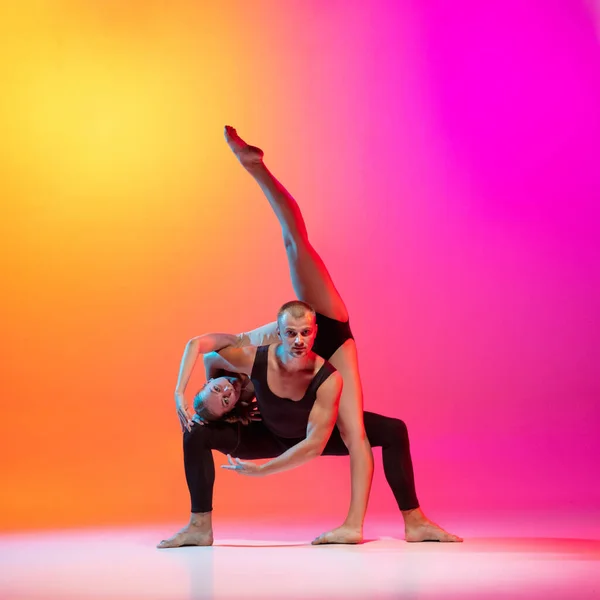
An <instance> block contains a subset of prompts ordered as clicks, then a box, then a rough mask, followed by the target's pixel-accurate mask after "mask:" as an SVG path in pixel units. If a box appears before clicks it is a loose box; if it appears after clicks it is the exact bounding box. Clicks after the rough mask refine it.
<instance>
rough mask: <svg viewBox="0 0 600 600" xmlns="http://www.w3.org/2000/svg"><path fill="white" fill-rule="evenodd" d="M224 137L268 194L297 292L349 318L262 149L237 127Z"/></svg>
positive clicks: (335, 314) (296, 209)
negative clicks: (250, 141)
mask: <svg viewBox="0 0 600 600" xmlns="http://www.w3.org/2000/svg"><path fill="white" fill-rule="evenodd" d="M225 139H226V141H227V143H228V144H229V147H230V148H231V149H232V150H233V152H234V154H235V155H236V156H237V158H238V159H239V161H240V162H241V163H242V165H243V166H244V167H245V169H246V170H247V171H248V172H249V173H250V174H251V175H252V177H253V178H254V180H255V181H256V182H257V183H258V185H259V186H260V188H261V190H262V191H263V193H264V194H265V196H266V198H267V200H268V201H269V204H270V205H271V208H272V209H273V212H274V213H275V216H276V217H277V220H278V221H279V224H280V225H281V230H282V233H283V242H284V245H285V250H286V253H287V257H288V263H289V267H290V276H291V279H292V286H293V287H294V292H295V294H296V296H297V297H298V299H299V300H302V301H304V302H308V304H310V305H311V306H312V307H313V308H314V309H315V310H316V311H317V312H318V313H321V314H323V315H325V316H326V317H330V318H332V319H336V320H338V321H347V320H348V311H347V310H346V306H345V304H344V302H343V300H342V297H341V296H340V294H339V292H338V291H337V289H336V287H335V285H334V284H333V280H332V279H331V276H330V275H329V272H328V271H327V268H326V267H325V263H324V262H323V260H322V259H321V257H320V256H319V254H318V253H317V252H316V250H315V249H314V248H313V247H312V245H311V243H310V242H309V240H308V232H307V230H306V224H305V222H304V218H303V217H302V213H301V211H300V208H299V206H298V203H297V202H296V201H295V200H294V198H293V197H292V195H291V194H290V193H289V192H288V191H287V190H286V189H285V188H284V187H283V185H282V184H281V183H280V182H279V181H278V180H277V179H275V177H274V176H273V175H272V174H271V172H270V171H269V170H268V169H267V167H266V166H265V164H264V163H263V161H262V156H263V153H262V150H260V149H258V148H256V147H254V146H249V145H248V144H246V142H244V141H243V140H242V139H241V138H240V137H239V135H238V134H237V132H236V131H235V129H233V128H232V127H226V128H225Z"/></svg>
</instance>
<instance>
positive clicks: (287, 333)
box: [278, 312, 317, 358]
mask: <svg viewBox="0 0 600 600" xmlns="http://www.w3.org/2000/svg"><path fill="white" fill-rule="evenodd" d="M278 333H279V337H280V338H281V342H282V344H283V348H284V351H285V352H286V354H289V355H290V356H292V357H294V358H300V357H302V356H306V355H307V354H308V353H309V352H310V351H311V350H312V347H313V345H314V343H315V338H316V336H317V323H316V320H315V316H314V315H313V314H312V313H310V312H306V313H304V315H303V316H302V317H293V316H292V315H291V314H290V313H284V314H283V315H281V317H280V318H279V323H278Z"/></svg>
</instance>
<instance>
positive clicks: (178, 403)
mask: <svg viewBox="0 0 600 600" xmlns="http://www.w3.org/2000/svg"><path fill="white" fill-rule="evenodd" d="M175 407H176V408H177V416H178V417H179V424H180V425H181V431H182V432H185V430H186V429H187V430H188V431H191V430H192V425H193V423H194V422H193V421H192V417H191V415H190V412H189V409H188V406H187V403H186V401H185V398H184V397H183V394H178V393H177V392H175Z"/></svg>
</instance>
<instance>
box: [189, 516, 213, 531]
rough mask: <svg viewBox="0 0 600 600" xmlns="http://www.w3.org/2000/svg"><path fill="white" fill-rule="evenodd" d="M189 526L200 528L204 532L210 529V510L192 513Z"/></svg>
mask: <svg viewBox="0 0 600 600" xmlns="http://www.w3.org/2000/svg"><path fill="white" fill-rule="evenodd" d="M190 527H194V528H195V529H201V530H203V531H206V532H210V531H212V512H206V513H192V514H191V517H190Z"/></svg>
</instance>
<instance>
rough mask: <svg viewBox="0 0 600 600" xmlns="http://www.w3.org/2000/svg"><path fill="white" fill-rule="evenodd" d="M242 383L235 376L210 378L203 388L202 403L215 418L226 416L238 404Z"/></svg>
mask: <svg viewBox="0 0 600 600" xmlns="http://www.w3.org/2000/svg"><path fill="white" fill-rule="evenodd" d="M241 388H242V384H241V382H240V380H239V379H237V378H235V377H217V378H216V379H210V380H209V381H208V382H207V384H206V387H205V388H204V389H203V390H202V404H203V405H204V406H205V407H206V409H207V410H208V412H209V413H210V414H211V416H212V417H214V418H215V419H220V418H221V417H224V416H225V415H226V414H227V413H228V412H229V411H231V410H232V409H233V407H234V406H235V405H236V404H237V401H238V400H239V398H240V390H241Z"/></svg>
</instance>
